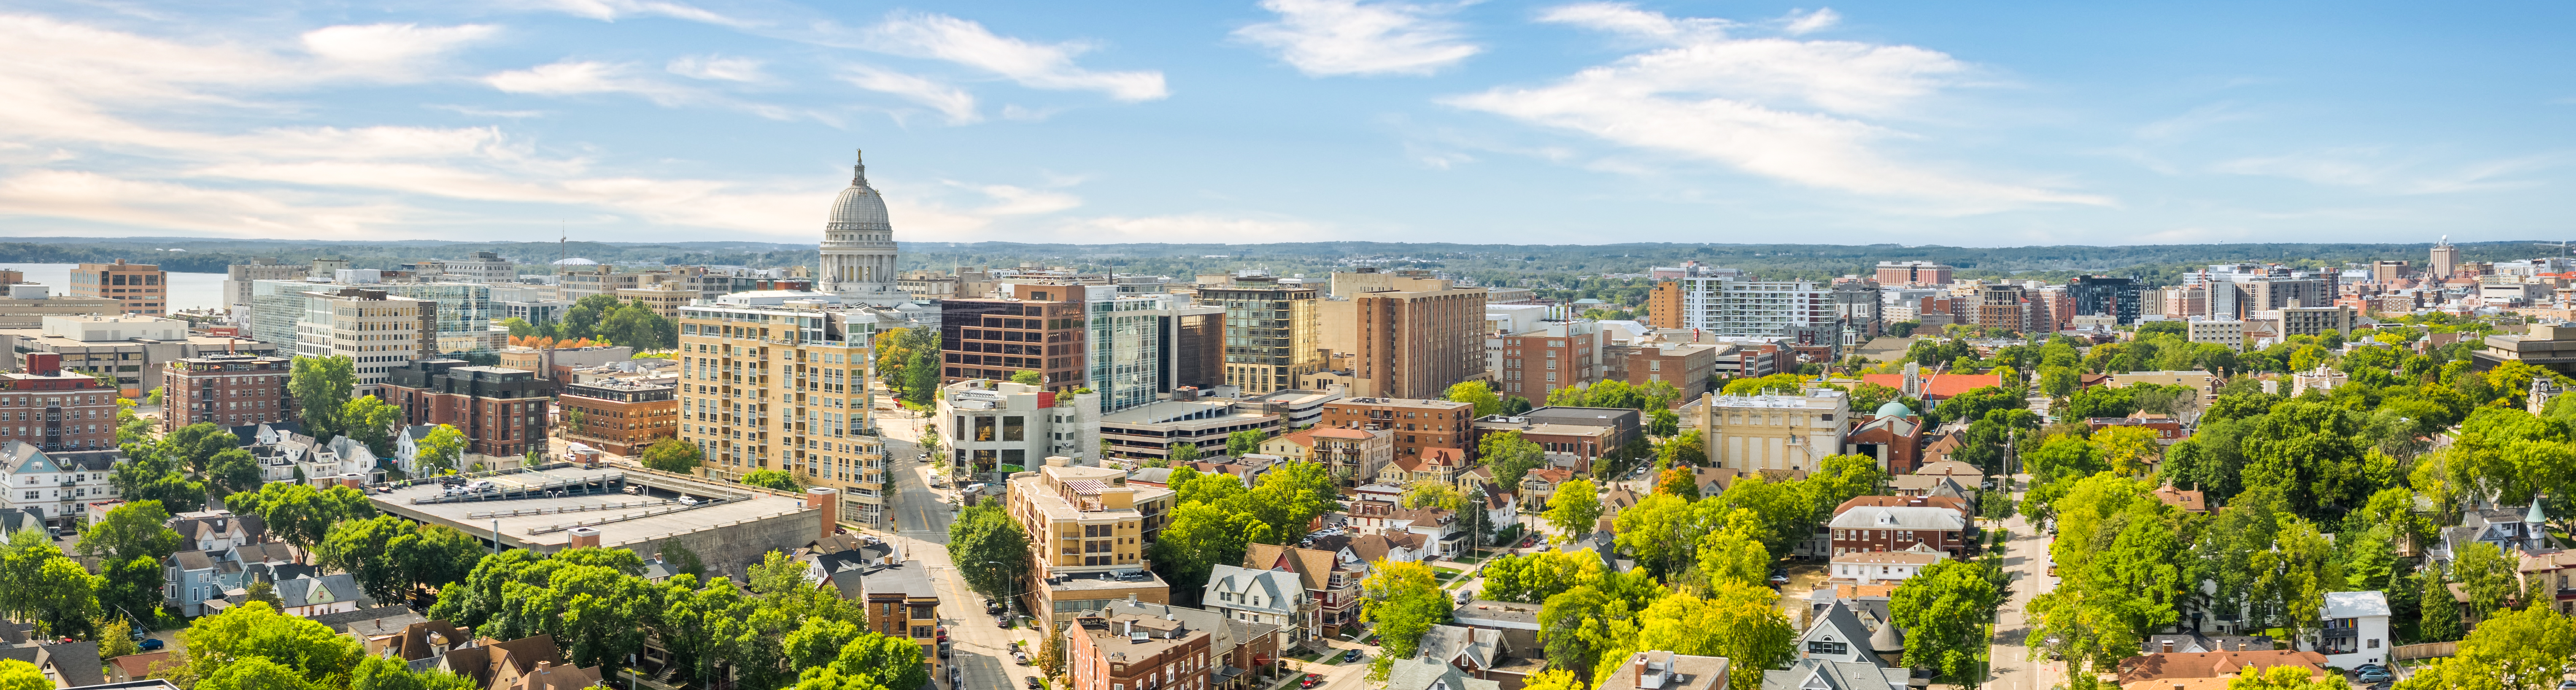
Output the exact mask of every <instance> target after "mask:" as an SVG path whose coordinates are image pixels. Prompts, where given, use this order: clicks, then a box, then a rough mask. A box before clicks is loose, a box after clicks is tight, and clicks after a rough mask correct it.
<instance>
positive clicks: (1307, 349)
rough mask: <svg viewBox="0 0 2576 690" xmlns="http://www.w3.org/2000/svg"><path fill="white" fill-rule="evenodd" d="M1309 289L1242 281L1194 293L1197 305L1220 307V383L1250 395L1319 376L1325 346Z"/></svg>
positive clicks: (1267, 279) (1270, 280)
mask: <svg viewBox="0 0 2576 690" xmlns="http://www.w3.org/2000/svg"><path fill="white" fill-rule="evenodd" d="M1317 293H1318V291H1317V290H1316V289H1315V287H1314V286H1312V285H1295V284H1283V283H1280V282H1279V279H1278V278H1275V277H1271V276H1243V277H1239V278H1235V279H1233V281H1231V282H1229V283H1227V284H1223V285H1203V286H1200V287H1199V291H1198V299H1199V301H1201V302H1205V303H1209V304H1217V305H1222V306H1224V307H1225V382H1226V383H1227V384H1230V385H1235V386H1241V387H1242V388H1243V392H1244V393H1247V394H1252V395H1259V394H1264V393H1269V392H1271V391H1277V390H1285V389H1289V388H1295V387H1297V384H1298V379H1299V377H1302V376H1305V375H1307V374H1312V373H1315V372H1318V371H1323V370H1324V359H1325V358H1324V349H1323V348H1324V344H1323V341H1322V334H1321V333H1320V332H1319V331H1320V330H1321V322H1320V319H1319V317H1318V316H1319V315H1318V312H1319V311H1320V309H1321V304H1320V302H1319V301H1318V294H1317Z"/></svg>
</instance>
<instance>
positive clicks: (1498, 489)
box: [1466, 484, 1521, 542]
mask: <svg viewBox="0 0 2576 690" xmlns="http://www.w3.org/2000/svg"><path fill="white" fill-rule="evenodd" d="M1478 488H1480V489H1482V491H1481V493H1482V494H1483V495H1484V497H1485V501H1484V505H1483V506H1472V505H1471V506H1468V508H1469V509H1470V510H1475V509H1478V508H1481V509H1483V510H1484V517H1483V519H1482V520H1480V521H1478V522H1477V524H1474V525H1467V526H1466V527H1468V528H1471V529H1475V530H1478V531H1481V532H1484V534H1479V535H1473V536H1474V537H1475V538H1476V539H1477V540H1478V541H1479V542H1482V541H1485V540H1487V539H1488V538H1489V537H1488V535H1491V534H1493V533H1494V532H1496V531H1498V530H1500V529H1502V527H1503V526H1505V525H1516V524H1520V521H1521V499H1520V497H1519V496H1518V495H1515V494H1513V493H1512V492H1511V491H1508V490H1505V489H1504V488H1503V485H1501V484H1486V485H1484V486H1482V487H1478ZM1478 493H1479V492H1477V491H1470V492H1467V497H1468V499H1469V502H1470V503H1473V502H1474V500H1473V499H1474V498H1475V497H1476V496H1477V494H1478Z"/></svg>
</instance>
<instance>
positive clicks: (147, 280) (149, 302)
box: [71, 259, 170, 316]
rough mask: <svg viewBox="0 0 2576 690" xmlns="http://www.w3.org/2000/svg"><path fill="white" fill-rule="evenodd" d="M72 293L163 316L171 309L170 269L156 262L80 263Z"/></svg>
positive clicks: (125, 310) (129, 310)
mask: <svg viewBox="0 0 2576 690" xmlns="http://www.w3.org/2000/svg"><path fill="white" fill-rule="evenodd" d="M71 283H72V284H71V291H72V296H73V297H92V298H106V299H112V300H116V302H117V309H116V310H117V311H119V312H123V313H127V314H149V315H153V316H160V315H162V314H167V313H170V291H169V289H170V288H169V283H170V273H169V272H168V271H163V270H161V267H160V266H157V265H153V264H129V263H126V262H125V260H124V259H117V260H116V263H112V264H91V263H85V264H81V265H80V266H79V267H77V268H74V269H72V278H71Z"/></svg>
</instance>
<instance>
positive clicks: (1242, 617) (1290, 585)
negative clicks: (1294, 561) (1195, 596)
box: [1199, 563, 1322, 644]
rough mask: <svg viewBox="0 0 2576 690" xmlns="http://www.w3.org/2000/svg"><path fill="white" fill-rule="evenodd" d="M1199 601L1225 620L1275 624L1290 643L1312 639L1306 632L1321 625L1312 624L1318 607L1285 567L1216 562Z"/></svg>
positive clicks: (1319, 627) (1320, 612)
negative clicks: (1244, 565)
mask: <svg viewBox="0 0 2576 690" xmlns="http://www.w3.org/2000/svg"><path fill="white" fill-rule="evenodd" d="M1199 604H1200V605H1201V606H1205V607H1207V608H1209V609H1212V610H1215V611H1217V612H1219V613H1221V614H1223V615H1224V616H1225V618H1226V619H1227V620H1238V621H1248V622H1252V623H1261V624H1265V625H1274V626H1278V627H1279V628H1280V629H1281V630H1282V631H1286V632H1288V642H1289V643H1290V644H1303V643H1305V642H1306V641H1308V640H1309V639H1312V638H1310V637H1309V636H1308V635H1309V634H1310V633H1311V632H1312V631H1316V630H1320V629H1321V628H1322V626H1320V625H1317V624H1316V618H1317V617H1318V616H1320V615H1322V607H1321V606H1318V605H1317V603H1316V601H1315V600H1314V599H1312V598H1310V597H1308V596H1307V594H1306V587H1305V585H1304V583H1303V582H1302V581H1300V579H1299V577H1298V575H1297V573H1293V572H1288V571H1285V570H1254V569H1251V568H1244V567H1239V566H1233V565H1227V564H1223V563H1219V564H1217V565H1216V567H1215V568H1213V569H1211V570H1210V571H1209V572H1208V583H1207V585H1206V586H1205V587H1202V588H1201V589H1200V594H1199Z"/></svg>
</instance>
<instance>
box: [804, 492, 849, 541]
mask: <svg viewBox="0 0 2576 690" xmlns="http://www.w3.org/2000/svg"><path fill="white" fill-rule="evenodd" d="M840 493H841V491H840V490H839V489H834V488H832V487H828V486H817V487H814V488H811V489H806V490H805V507H806V508H808V509H811V510H820V511H823V527H822V531H821V533H820V534H817V535H815V536H814V538H816V539H824V538H829V537H831V536H832V533H833V531H835V530H838V529H840V525H841V496H840Z"/></svg>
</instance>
